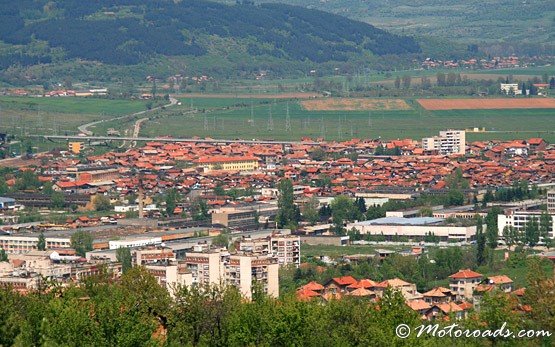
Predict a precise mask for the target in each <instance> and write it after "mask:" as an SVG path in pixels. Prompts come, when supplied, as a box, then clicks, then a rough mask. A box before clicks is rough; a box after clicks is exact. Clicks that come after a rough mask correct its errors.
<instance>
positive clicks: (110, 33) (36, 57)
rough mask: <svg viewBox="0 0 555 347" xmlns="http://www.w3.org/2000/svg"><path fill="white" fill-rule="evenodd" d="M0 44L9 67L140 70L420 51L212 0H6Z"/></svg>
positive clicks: (401, 42) (294, 11) (351, 29)
mask: <svg viewBox="0 0 555 347" xmlns="http://www.w3.org/2000/svg"><path fill="white" fill-rule="evenodd" d="M0 40H1V41H2V42H3V43H4V44H0V68H3V69H6V68H8V67H10V66H14V65H15V66H28V65H34V64H39V63H60V62H63V61H67V60H68V59H82V60H87V61H97V62H101V63H104V64H113V65H134V64H139V63H144V62H146V61H148V60H149V59H152V58H156V57H160V56H166V57H188V58H190V59H193V58H195V57H210V56H217V57H222V56H223V57H225V61H226V62H230V63H233V64H239V63H242V64H245V63H246V65H248V64H251V63H254V65H256V64H257V63H258V64H259V65H261V63H264V62H268V61H271V62H275V61H287V62H312V63H317V64H319V63H327V62H348V61H354V60H357V61H363V60H365V59H366V60H367V59H369V58H371V57H376V56H383V55H402V54H407V53H417V52H419V51H420V47H419V45H418V43H417V42H416V41H415V40H414V39H412V38H410V37H407V36H400V35H394V34H390V33H388V32H385V31H383V30H380V29H377V28H375V27H373V26H371V25H368V24H365V23H361V22H356V21H353V20H350V19H347V18H345V17H341V16H337V15H334V14H330V13H327V12H322V11H317V10H309V9H306V8H302V7H295V6H289V5H282V4H263V5H260V6H258V5H253V4H237V5H232V6H228V5H224V4H219V3H214V2H208V1H175V2H174V1H169V0H154V1H147V0H98V1H81V0H65V1H47V0H19V1H12V2H2V3H0Z"/></svg>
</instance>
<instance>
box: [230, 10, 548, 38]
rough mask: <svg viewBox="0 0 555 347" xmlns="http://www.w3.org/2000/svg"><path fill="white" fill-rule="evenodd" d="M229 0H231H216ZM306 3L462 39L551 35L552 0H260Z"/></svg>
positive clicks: (390, 26)
mask: <svg viewBox="0 0 555 347" xmlns="http://www.w3.org/2000/svg"><path fill="white" fill-rule="evenodd" d="M220 1H222V2H227V3H229V2H231V1H233V0H220ZM260 2H271V3H273V2H280V3H285V4H290V5H298V6H305V7H307V8H314V9H319V10H324V11H329V12H331V13H335V14H340V15H343V16H346V17H349V18H353V19H356V20H361V21H364V22H367V23H371V24H373V25H375V26H377V27H379V28H382V29H385V30H388V31H391V32H397V33H405V34H406V33H410V34H414V35H424V36H433V37H437V38H444V39H450V40H456V41H460V42H465V43H480V42H483V43H485V44H487V43H493V42H496V43H498V42H506V43H513V44H515V43H522V44H524V43H545V44H550V43H553V42H554V41H555V1H546V0H467V1H458V0H397V1H391V0H370V1H369V0H334V1H329V0H327V1H326V0H260Z"/></svg>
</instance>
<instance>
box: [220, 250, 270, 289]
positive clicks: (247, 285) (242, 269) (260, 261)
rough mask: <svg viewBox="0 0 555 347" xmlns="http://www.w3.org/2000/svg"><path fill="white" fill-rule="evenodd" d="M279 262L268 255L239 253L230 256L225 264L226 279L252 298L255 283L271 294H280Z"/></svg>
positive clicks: (226, 281)
mask: <svg viewBox="0 0 555 347" xmlns="http://www.w3.org/2000/svg"><path fill="white" fill-rule="evenodd" d="M278 267H279V265H278V264H277V262H276V261H275V260H274V259H273V258H271V257H269V256H267V255H253V254H248V253H238V254H233V255H230V256H229V261H228V262H227V263H226V265H225V273H224V280H225V283H227V284H231V285H233V286H235V287H237V288H238V289H239V291H240V292H241V294H243V295H244V296H245V297H246V298H249V299H250V298H252V294H253V283H256V284H257V285H259V286H260V288H261V289H262V291H263V292H264V293H265V294H268V295H269V296H272V297H275V298H277V297H278V296H279V277H278V271H279V270H278Z"/></svg>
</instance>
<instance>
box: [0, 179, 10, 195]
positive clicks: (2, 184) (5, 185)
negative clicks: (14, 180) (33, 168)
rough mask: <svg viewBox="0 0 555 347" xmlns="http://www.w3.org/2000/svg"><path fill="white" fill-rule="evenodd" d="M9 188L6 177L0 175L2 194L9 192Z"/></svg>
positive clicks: (0, 192) (0, 191)
mask: <svg viewBox="0 0 555 347" xmlns="http://www.w3.org/2000/svg"><path fill="white" fill-rule="evenodd" d="M8 190H9V188H8V185H7V184H6V180H5V179H4V177H0V195H4V194H6V193H7V192H8Z"/></svg>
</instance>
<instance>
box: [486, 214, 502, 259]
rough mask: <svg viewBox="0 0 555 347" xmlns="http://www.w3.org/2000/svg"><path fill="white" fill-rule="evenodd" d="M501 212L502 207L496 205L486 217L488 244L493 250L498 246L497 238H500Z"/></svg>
mask: <svg viewBox="0 0 555 347" xmlns="http://www.w3.org/2000/svg"><path fill="white" fill-rule="evenodd" d="M501 213H502V211H501V209H500V208H499V207H498V206H495V207H493V208H492V209H491V210H490V211H489V212H488V214H487V215H486V219H485V222H486V239H487V245H488V247H489V248H490V249H492V250H493V249H495V248H496V247H497V239H498V238H499V229H498V226H497V215H499V214H501Z"/></svg>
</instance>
